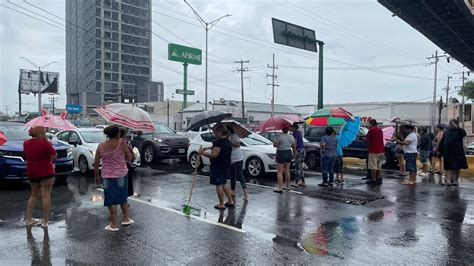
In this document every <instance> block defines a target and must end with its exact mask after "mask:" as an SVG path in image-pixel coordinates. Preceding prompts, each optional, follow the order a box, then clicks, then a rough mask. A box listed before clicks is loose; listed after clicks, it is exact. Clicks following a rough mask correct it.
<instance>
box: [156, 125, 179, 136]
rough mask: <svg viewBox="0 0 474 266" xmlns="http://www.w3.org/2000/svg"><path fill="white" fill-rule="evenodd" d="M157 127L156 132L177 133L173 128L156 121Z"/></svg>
mask: <svg viewBox="0 0 474 266" xmlns="http://www.w3.org/2000/svg"><path fill="white" fill-rule="evenodd" d="M155 128H156V131H155V133H156V134H174V133H175V132H174V131H173V130H172V129H171V128H169V127H167V126H165V125H164V124H161V123H156V124H155Z"/></svg>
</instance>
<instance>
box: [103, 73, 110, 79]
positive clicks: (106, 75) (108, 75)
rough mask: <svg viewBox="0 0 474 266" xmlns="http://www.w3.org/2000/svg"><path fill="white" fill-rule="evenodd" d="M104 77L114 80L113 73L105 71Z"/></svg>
mask: <svg viewBox="0 0 474 266" xmlns="http://www.w3.org/2000/svg"><path fill="white" fill-rule="evenodd" d="M104 79H105V80H112V74H111V73H104Z"/></svg>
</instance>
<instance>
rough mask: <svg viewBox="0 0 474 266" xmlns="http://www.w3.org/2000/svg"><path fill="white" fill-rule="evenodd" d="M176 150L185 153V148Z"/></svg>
mask: <svg viewBox="0 0 474 266" xmlns="http://www.w3.org/2000/svg"><path fill="white" fill-rule="evenodd" d="M178 152H179V153H185V152H186V150H185V149H179V150H178Z"/></svg>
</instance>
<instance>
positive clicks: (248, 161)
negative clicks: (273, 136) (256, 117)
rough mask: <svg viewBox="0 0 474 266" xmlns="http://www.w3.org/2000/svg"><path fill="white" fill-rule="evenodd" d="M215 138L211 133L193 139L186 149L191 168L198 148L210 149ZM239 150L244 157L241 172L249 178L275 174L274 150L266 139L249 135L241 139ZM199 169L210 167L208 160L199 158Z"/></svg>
mask: <svg viewBox="0 0 474 266" xmlns="http://www.w3.org/2000/svg"><path fill="white" fill-rule="evenodd" d="M214 140H215V136H214V134H213V133H212V132H209V131H205V132H201V133H199V134H198V135H196V136H195V137H194V139H193V140H192V141H191V143H190V146H189V148H188V161H189V163H190V164H191V167H193V168H194V167H195V166H196V162H197V160H199V158H200V156H199V155H198V151H199V148H200V147H202V148H210V147H212V142H213V141H214ZM240 147H241V149H242V153H243V155H244V164H243V170H245V171H246V172H247V173H248V174H249V175H250V176H251V177H258V176H261V175H263V174H265V173H275V172H276V163H275V157H276V148H275V147H273V143H272V142H271V141H269V140H268V139H266V138H264V137H262V136H260V135H258V134H251V135H250V136H248V137H247V138H243V139H242V142H241V146H240ZM200 160H201V167H202V166H204V165H210V161H209V158H207V157H204V156H201V158H200Z"/></svg>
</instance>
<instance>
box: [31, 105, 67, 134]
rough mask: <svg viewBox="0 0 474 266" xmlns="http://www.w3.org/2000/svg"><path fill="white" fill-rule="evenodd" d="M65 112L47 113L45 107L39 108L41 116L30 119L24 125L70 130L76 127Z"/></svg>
mask: <svg viewBox="0 0 474 266" xmlns="http://www.w3.org/2000/svg"><path fill="white" fill-rule="evenodd" d="M66 116H67V112H63V113H62V114H61V115H60V116H57V115H48V113H47V111H46V110H45V109H42V110H41V116H38V117H36V118H34V119H32V120H31V121H30V122H28V123H26V127H30V128H31V127H38V126H42V127H47V128H57V129H62V130H70V129H74V128H76V127H75V126H74V125H73V124H72V123H71V122H69V121H68V120H67V119H66Z"/></svg>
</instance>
